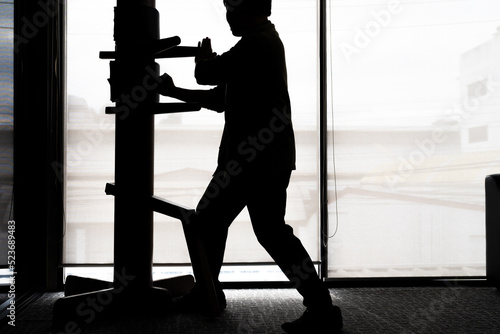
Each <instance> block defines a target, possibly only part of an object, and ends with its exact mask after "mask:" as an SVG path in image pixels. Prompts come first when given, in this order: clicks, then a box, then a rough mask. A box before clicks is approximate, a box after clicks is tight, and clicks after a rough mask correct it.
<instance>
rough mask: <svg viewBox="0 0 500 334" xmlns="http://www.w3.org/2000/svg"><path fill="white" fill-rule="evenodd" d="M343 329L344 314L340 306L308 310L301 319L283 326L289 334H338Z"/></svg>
mask: <svg viewBox="0 0 500 334" xmlns="http://www.w3.org/2000/svg"><path fill="white" fill-rule="evenodd" d="M342 327H343V323H342V312H341V311H340V308H339V307H338V306H331V307H328V308H327V309H325V310H311V309H307V310H306V311H305V312H304V314H303V315H302V316H301V317H300V318H299V319H297V320H295V321H292V322H287V323H284V324H283V325H281V328H282V329H283V330H284V331H285V332H286V333H288V334H310V333H314V334H323V333H324V334H327V333H328V334H329V333H338V332H339V331H340V330H341V329H342Z"/></svg>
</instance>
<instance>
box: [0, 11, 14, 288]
mask: <svg viewBox="0 0 500 334" xmlns="http://www.w3.org/2000/svg"><path fill="white" fill-rule="evenodd" d="M13 8H14V5H13V3H12V2H10V3H4V4H0V266H6V265H7V263H8V262H9V261H8V258H7V255H8V252H7V251H8V249H7V246H8V243H7V241H8V240H7V238H8V233H7V231H8V222H9V220H12V219H13V217H12V207H13V196H12V191H13V185H14V112H13V111H14V109H13V108H14V79H13V77H14V44H13V42H14V32H13V23H12V22H13V20H14V11H13ZM11 260H12V259H11ZM4 274H5V275H7V276H9V275H10V274H8V273H7V272H4V271H0V284H2V283H5V277H7V276H5V277H2V276H4ZM9 277H10V276H9Z"/></svg>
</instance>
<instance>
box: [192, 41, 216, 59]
mask: <svg viewBox="0 0 500 334" xmlns="http://www.w3.org/2000/svg"><path fill="white" fill-rule="evenodd" d="M216 56H217V53H215V52H213V51H212V42H211V41H210V38H208V37H207V38H204V39H203V40H202V41H201V42H198V52H197V54H196V57H195V58H194V61H195V63H198V62H199V61H202V60H210V59H212V58H215V57H216Z"/></svg>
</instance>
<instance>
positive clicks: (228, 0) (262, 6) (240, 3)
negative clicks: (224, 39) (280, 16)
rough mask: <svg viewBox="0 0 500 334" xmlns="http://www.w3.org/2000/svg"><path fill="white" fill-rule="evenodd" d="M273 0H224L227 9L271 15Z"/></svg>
mask: <svg viewBox="0 0 500 334" xmlns="http://www.w3.org/2000/svg"><path fill="white" fill-rule="evenodd" d="M271 2H272V0H224V6H226V8H227V10H229V11H233V10H238V11H240V10H241V11H244V12H246V13H249V14H253V15H265V16H271Z"/></svg>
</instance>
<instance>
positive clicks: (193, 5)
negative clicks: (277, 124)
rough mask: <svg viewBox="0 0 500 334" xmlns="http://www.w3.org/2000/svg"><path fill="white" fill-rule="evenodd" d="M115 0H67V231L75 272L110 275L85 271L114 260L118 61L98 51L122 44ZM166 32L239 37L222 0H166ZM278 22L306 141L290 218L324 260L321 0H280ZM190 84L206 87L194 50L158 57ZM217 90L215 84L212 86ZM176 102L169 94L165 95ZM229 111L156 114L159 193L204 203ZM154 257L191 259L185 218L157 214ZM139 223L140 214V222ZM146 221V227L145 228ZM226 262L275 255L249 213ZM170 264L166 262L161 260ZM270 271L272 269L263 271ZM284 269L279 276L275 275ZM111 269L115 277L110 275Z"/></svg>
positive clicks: (234, 273)
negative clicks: (197, 75)
mask: <svg viewBox="0 0 500 334" xmlns="http://www.w3.org/2000/svg"><path fill="white" fill-rule="evenodd" d="M115 4H116V1H115V0H105V1H103V0H99V1H96V0H93V1H89V0H85V1H79V0H68V1H67V6H68V7H67V10H68V19H67V22H68V27H67V32H68V36H67V94H68V97H67V101H68V106H67V133H66V138H67V144H66V168H67V170H66V176H67V177H66V229H65V232H66V233H65V242H64V263H65V265H66V266H67V267H68V268H67V273H69V272H72V273H76V274H80V275H85V276H98V277H103V276H100V273H101V272H102V271H104V272H105V274H104V275H105V277H107V278H109V277H111V276H110V274H111V270H109V268H105V269H91V271H92V272H89V269H85V270H86V271H85V272H82V271H81V269H79V268H76V267H75V266H82V265H83V266H92V265H95V264H100V265H102V264H108V265H111V264H112V263H113V201H114V198H113V197H107V196H106V195H105V194H104V186H105V184H106V182H113V180H114V167H115V166H114V118H113V116H110V115H105V114H104V107H105V106H109V105H111V102H109V85H108V82H107V80H106V79H107V78H108V76H109V61H107V60H106V61H105V60H99V58H98V54H99V51H104V50H113V48H114V41H113V7H114V6H115ZM157 9H158V11H159V12H160V26H161V36H162V37H163V38H165V37H169V36H175V35H177V36H179V37H181V39H182V45H186V46H195V45H196V44H197V43H198V41H200V40H202V39H203V38H205V37H207V36H208V37H210V38H211V39H212V46H213V48H214V51H216V52H218V53H222V52H224V51H226V50H228V49H229V48H230V47H231V46H232V45H234V44H235V43H236V42H237V38H235V37H233V36H232V35H231V33H230V30H229V27H228V24H227V22H226V21H225V8H224V6H223V2H222V1H221V0H210V1H207V0H178V1H175V0H174V1H157ZM271 21H272V22H273V23H274V24H275V25H276V28H277V30H278V31H279V33H280V36H281V38H282V40H283V43H284V45H285V50H286V56H287V63H288V75H289V89H290V95H291V99H292V114H293V122H294V126H295V131H296V137H297V138H296V139H297V143H298V147H297V150H298V162H297V171H296V172H295V173H294V174H293V179H292V182H291V185H290V188H289V194H288V196H289V200H288V211H287V220H288V223H289V224H291V225H292V226H293V227H294V230H295V232H296V234H297V235H298V236H299V237H300V238H301V239H302V240H303V242H304V244H305V246H306V248H307V249H308V251H309V252H310V254H311V256H312V257H313V259H314V260H316V261H317V260H319V238H318V236H319V224H318V196H317V193H318V161H319V157H318V149H317V147H318V131H317V129H318V122H317V119H318V102H317V100H318V94H317V91H318V86H317V81H318V74H317V66H318V65H317V64H318V56H317V54H318V52H317V49H318V48H317V40H318V39H317V36H318V27H317V1H316V0H294V1H291V0H275V1H273V14H272V16H271ZM158 63H159V64H160V67H161V71H162V72H167V73H169V74H170V75H172V77H173V78H174V81H175V83H176V84H177V85H178V86H181V87H188V88H199V87H198V86H197V85H196V83H195V80H194V77H193V70H194V61H193V59H192V58H184V59H169V60H158ZM207 88H209V87H207ZM165 100H167V99H165ZM222 126H223V115H221V114H217V113H214V112H212V111H209V110H202V111H200V112H196V113H186V114H173V115H168V116H156V129H155V138H156V143H155V195H158V196H160V197H163V198H166V199H168V200H170V201H173V202H177V203H179V204H182V205H185V206H189V207H195V206H196V203H197V201H198V200H199V199H200V197H201V195H202V193H203V191H204V190H205V187H206V185H207V184H208V182H209V180H210V178H211V174H212V173H213V171H214V168H215V167H216V165H215V164H216V158H217V151H218V146H219V141H220V137H221V132H222ZM154 219H155V233H154V262H155V264H156V265H157V266H158V269H157V270H155V273H156V277H158V275H169V274H172V273H174V271H176V272H177V273H178V272H179V270H182V268H180V269H179V268H177V269H175V270H173V269H169V268H171V267H172V266H175V265H182V264H187V263H189V257H188V252H187V248H186V243H185V240H184V236H183V232H182V227H181V225H180V222H179V221H176V220H174V219H171V218H168V217H165V216H163V215H161V214H155V216H154ZM138 224H139V222H138ZM138 228H140V226H138ZM225 261H226V262H227V263H229V264H234V263H238V264H240V265H241V264H246V263H248V264H255V263H261V264H262V263H272V260H271V258H270V257H269V256H268V255H267V253H266V252H265V251H264V249H263V248H262V247H261V246H260V245H259V244H258V242H257V240H256V239H255V237H254V234H253V231H252V227H251V224H250V221H249V217H248V214H247V213H246V211H244V212H243V213H242V214H241V215H240V216H239V217H238V218H237V220H236V221H235V222H234V224H233V226H232V227H231V229H230V235H229V238H228V245H227V251H226V257H225ZM160 267H162V268H160ZM259 272H265V274H264V275H260V274H258V273H259ZM275 273H276V276H275V275H274V274H275ZM106 275H107V276H106ZM280 275H281V274H280V273H279V270H277V269H276V268H274V267H271V266H264V267H261V269H260V271H259V270H257V271H255V268H253V269H252V270H249V269H248V268H246V267H244V266H243V267H242V266H237V267H231V266H228V267H225V269H224V270H223V279H227V280H239V279H243V280H254V279H256V280H264V279H273V280H276V279H282V278H283V277H284V276H280Z"/></svg>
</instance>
